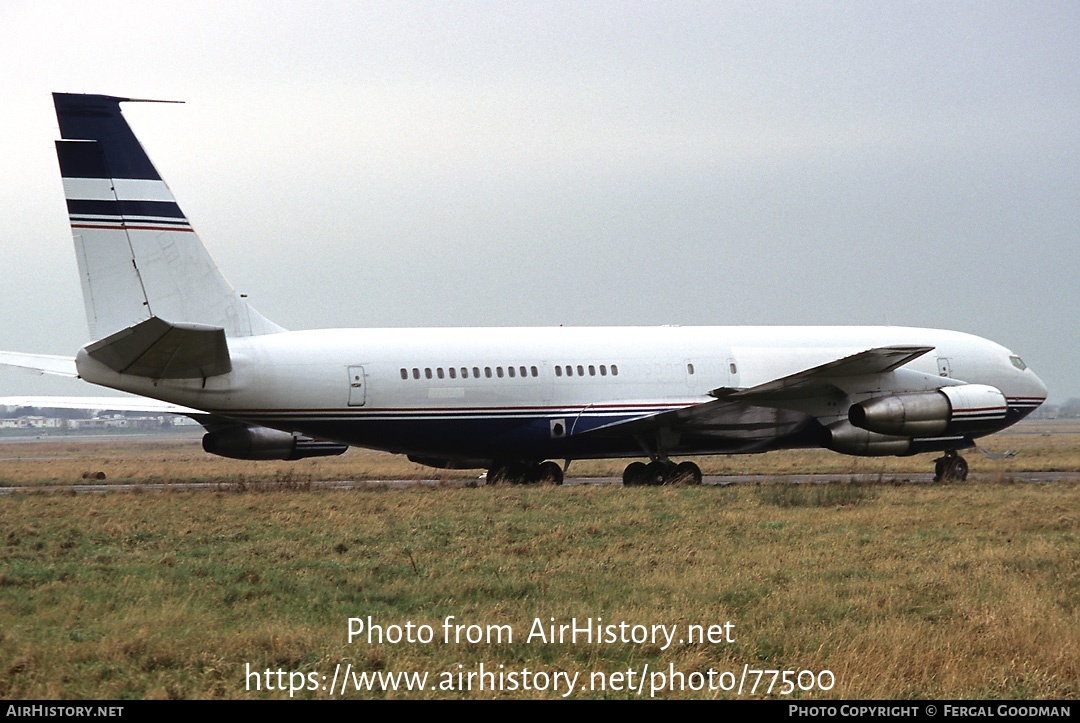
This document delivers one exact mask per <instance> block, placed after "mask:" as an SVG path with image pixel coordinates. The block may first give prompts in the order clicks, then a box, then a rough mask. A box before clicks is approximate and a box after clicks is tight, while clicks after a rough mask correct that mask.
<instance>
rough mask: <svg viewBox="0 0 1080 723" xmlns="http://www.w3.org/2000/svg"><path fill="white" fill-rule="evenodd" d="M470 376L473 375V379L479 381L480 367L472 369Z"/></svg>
mask: <svg viewBox="0 0 1080 723" xmlns="http://www.w3.org/2000/svg"><path fill="white" fill-rule="evenodd" d="M472 375H473V378H474V379H479V378H480V367H473V368H472Z"/></svg>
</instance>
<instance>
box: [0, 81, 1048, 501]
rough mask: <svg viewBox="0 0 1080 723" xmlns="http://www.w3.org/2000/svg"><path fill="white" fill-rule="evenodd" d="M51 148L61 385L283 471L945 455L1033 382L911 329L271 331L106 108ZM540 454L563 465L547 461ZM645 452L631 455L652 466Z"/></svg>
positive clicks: (643, 477)
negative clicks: (60, 246) (177, 416)
mask: <svg viewBox="0 0 1080 723" xmlns="http://www.w3.org/2000/svg"><path fill="white" fill-rule="evenodd" d="M53 99H54V105H55V108H56V115H57V119H58V121H59V127H60V135H61V140H58V141H56V151H57V157H58V159H59V163H60V171H61V176H62V178H63V183H64V191H65V196H66V200H67V207H68V214H69V217H70V221H71V228H72V234H73V237H74V242H75V250H76V256H77V260H78V265H79V274H80V277H81V281H82V291H83V298H84V303H85V308H86V316H87V321H88V323H89V326H90V331H91V336H92V338H94V339H96V341H94V342H92V343H90V344H88V345H86V346H85V347H83V348H82V349H81V350H80V351H79V352H78V354H77V356H76V357H75V358H74V359H73V360H72V359H70V358H65V357H46V356H44V355H33V354H21V353H14V352H6V353H3V354H0V363H3V364H8V365H13V366H23V367H29V368H33V369H36V370H38V371H42V372H48V373H58V374H68V375H77V376H78V377H80V378H82V379H84V380H86V381H88V382H90V383H92V384H97V385H100V386H103V387H108V388H111V389H117V390H121V391H125V392H130V393H132V394H136V395H139V396H141V397H148V398H150V399H152V400H159V402H158V404H159V406H158V407H156V408H157V409H160V403H165V404H168V405H179V407H181V408H184V409H186V410H188V411H189V412H193V414H192V416H196V414H197V415H198V416H197V417H196V418H197V419H199V420H200V421H202V422H203V424H204V426H205V427H206V429H207V431H206V434H205V436H204V437H203V447H204V449H205V450H206V451H208V452H211V453H213V454H219V455H224V456H228V457H235V458H240V459H300V458H304V457H310V456H319V455H329V454H340V453H342V452H344V451H345V450H346V449H347V448H348V447H349V446H359V447H366V448H373V449H379V450H385V451H389V452H393V453H399V454H404V455H407V456H408V458H409V459H410V460H413V461H415V462H419V463H422V464H425V465H429V466H431V467H436V468H462V469H467V468H473V469H486V470H487V479H488V482H489V483H496V482H515V483H527V482H533V483H535V482H540V481H546V482H554V483H561V481H562V479H563V475H564V473H565V472H566V470H567V468H568V467H569V465H570V462H571V461H573V460H580V459H593V458H624V459H631V460H633V461H631V462H630V463H629V464H628V465H627V466H626V468H625V471H624V473H623V482H624V484H626V485H646V484H665V483H673V482H682V483H688V484H696V483H700V482H701V478H702V474H701V469H700V467H699V466H698V465H697V464H695V463H694V462H693V461H688V460H683V461H681V462H676V461H675V459H673V458H683V457H693V456H697V455H706V454H753V453H760V452H766V451H770V450H778V449H794V448H825V449H829V450H832V451H835V452H839V453H843V454H849V455H856V456H882V455H912V454H918V453H923V452H943V453H944V454H943V456H941V457H939V458H937V459H936V460H935V478H936V479H939V480H949V479H956V480H963V479H965V478H966V476H967V472H968V465H967V462H966V460H965V459H964V458H963V457H962V456H960V454H959V452H960V451H961V450H964V449H969V448H972V447H974V446H975V440H976V439H977V438H979V437H982V436H985V435H988V434H992V433H994V432H997V431H1000V430H1002V429H1004V428H1006V427H1008V426H1010V425H1012V424H1015V423H1016V422H1017V421H1019V420H1020V419H1022V418H1024V417H1025V416H1027V415H1028V414H1029V413H1030V412H1031V411H1032V410H1034V409H1035V408H1037V407H1038V406H1039V405H1040V404H1042V403H1043V402H1044V401H1045V399H1046V387H1045V386H1044V385H1043V383H1042V382H1041V381H1040V380H1039V378H1038V377H1037V376H1036V375H1035V373H1034V372H1033V371H1032V370H1031V369H1029V368H1028V367H1027V365H1026V364H1025V363H1024V362H1023V360H1022V359H1021V358H1020V357H1019V356H1018V355H1016V354H1014V353H1013V352H1012V351H1010V350H1009V349H1007V348H1005V347H1003V346H1001V345H999V344H996V343H994V342H992V341H989V340H987V339H983V338H980V337H978V336H974V335H971V334H966V333H961V332H956V331H946V330H939V329H920V328H908V327H891V326H881V327H867V326H861V327H854V326H853V327H844V326H825V327H780V326H778V327H742V326H718V327H678V326H663V327H633V326H631V327H599V328H573V327H561V326H560V327H537V328H405V329H387V328H369V329H318V330H303V331H286V330H285V329H283V328H282V327H280V326H278V325H277V324H275V323H274V322H272V321H270V320H269V319H267V318H266V317H264V316H263V315H261V314H260V313H259V312H258V311H256V310H255V309H254V308H253V307H252V306H251V305H250V304H249V303H248V301H247V299H246V297H245V296H243V295H241V294H238V293H237V292H236V291H235V290H234V289H233V288H232V287H231V286H230V285H229V283H228V282H227V281H226V280H225V277H224V276H223V275H222V274H221V272H220V271H219V270H218V267H217V266H216V265H215V263H214V261H213V260H212V259H211V257H210V255H209V253H208V252H207V250H206V248H205V247H204V246H203V243H202V241H201V240H200V239H199V236H198V235H197V234H196V233H195V231H194V229H193V228H192V227H191V224H190V223H189V221H188V219H187V217H186V216H185V214H184V213H183V212H182V211H181V210H180V207H179V205H178V204H177V202H176V200H175V198H174V196H173V194H172V192H171V191H170V189H169V188H168V186H166V184H165V182H164V181H163V180H162V179H161V176H160V175H159V173H158V171H157V169H156V168H155V167H154V165H153V164H152V163H151V161H150V159H149V158H148V156H147V155H146V153H145V151H144V150H143V148H142V146H141V145H140V143H139V141H138V139H137V138H136V137H135V135H134V133H133V132H132V130H131V128H130V127H129V125H128V123H127V121H126V120H125V119H124V117H123V115H122V113H121V109H120V105H121V104H122V103H129V102H156V101H143V100H137V99H130V98H122V97H114V96H107V95H83V94H68V93H54V94H53ZM555 460H563V464H562V465H561V466H560V465H559V464H558V463H557V462H556V461H555ZM642 460H648V461H647V462H645V461H642Z"/></svg>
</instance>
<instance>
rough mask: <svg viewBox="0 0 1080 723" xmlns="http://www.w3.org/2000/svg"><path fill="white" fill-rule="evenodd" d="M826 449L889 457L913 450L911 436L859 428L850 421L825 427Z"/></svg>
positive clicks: (865, 455) (863, 455)
mask: <svg viewBox="0 0 1080 723" xmlns="http://www.w3.org/2000/svg"><path fill="white" fill-rule="evenodd" d="M822 444H823V446H824V447H825V448H826V449H831V450H832V451H834V452H840V453H841V454H853V455H857V456H859V457H888V456H892V455H900V454H907V453H908V452H910V451H911V438H910V437H896V436H891V435H887V434H878V433H877V432H871V431H869V430H866V429H859V428H858V427H856V426H854V425H852V424H851V423H850V422H835V423H833V424H830V425H829V426H828V427H826V428H825V439H824V441H823V442H822Z"/></svg>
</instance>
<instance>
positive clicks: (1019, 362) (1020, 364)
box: [1009, 356, 1027, 371]
mask: <svg viewBox="0 0 1080 723" xmlns="http://www.w3.org/2000/svg"><path fill="white" fill-rule="evenodd" d="M1009 361H1011V362H1012V365H1013V366H1014V367H1016V368H1017V369H1019V370H1020V371H1024V370H1025V369H1027V364H1025V363H1024V360H1023V359H1021V358H1020V357H1018V356H1011V357H1009Z"/></svg>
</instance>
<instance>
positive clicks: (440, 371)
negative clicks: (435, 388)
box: [435, 367, 443, 379]
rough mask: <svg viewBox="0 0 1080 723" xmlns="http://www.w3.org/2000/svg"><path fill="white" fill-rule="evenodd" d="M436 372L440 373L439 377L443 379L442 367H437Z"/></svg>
mask: <svg viewBox="0 0 1080 723" xmlns="http://www.w3.org/2000/svg"><path fill="white" fill-rule="evenodd" d="M435 373H436V374H438V375H439V379H442V378H443V370H442V367H439V368H438V369H436V370H435Z"/></svg>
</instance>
